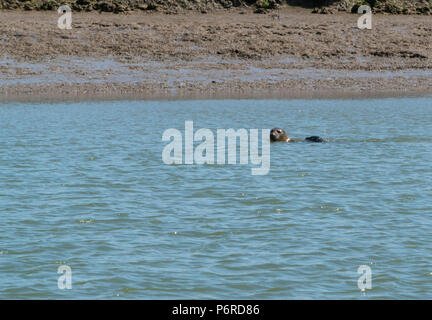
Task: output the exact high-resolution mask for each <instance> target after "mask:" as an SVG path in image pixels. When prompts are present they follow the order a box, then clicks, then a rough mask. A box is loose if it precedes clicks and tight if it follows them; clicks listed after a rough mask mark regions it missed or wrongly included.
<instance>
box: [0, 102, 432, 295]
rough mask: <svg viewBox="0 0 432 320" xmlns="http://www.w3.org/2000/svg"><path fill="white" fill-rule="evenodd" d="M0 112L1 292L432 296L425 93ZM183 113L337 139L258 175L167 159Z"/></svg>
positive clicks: (430, 130) (301, 147)
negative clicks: (363, 279) (65, 274)
mask: <svg viewBox="0 0 432 320" xmlns="http://www.w3.org/2000/svg"><path fill="white" fill-rule="evenodd" d="M0 120H1V124H0V126H1V134H0V183H1V186H2V187H1V189H0V215H1V220H0V230H1V233H0V284H1V285H0V298H3V299H12V298H25V299H30V298H34V299H46V298H54V299H56V298H59V299H60V298H61V299H71V298H72V299H77V298H84V299H88V298H96V299H99V298H107V299H110V298H125V299H137V298H148V299H160V298H169V299H170V298H172V299H177V298H191V299H195V298H203V299H205V298H210V299H213V298H218V299H307V298H312V299H318V298H319V299H336V298H342V299H350V298H354V299H390V298H408V299H421V298H423V299H431V298H432V290H431V289H432V259H431V250H430V243H431V242H432V233H431V227H432V221H431V212H432V203H431V197H432V186H431V181H432V171H431V163H430V161H431V159H432V151H431V150H432V148H431V147H432V99H431V98H405V99H378V100H258V101H256V100H237V101H233V100H229V101H227V100H214V101H171V102H155V101H152V102H149V101H147V102H143V101H121V102H120V101H109V102H88V103H53V104H31V103H26V104H20V103H10V104H3V105H0ZM185 120H193V121H194V125H195V129H198V128H209V129H211V130H213V131H214V132H215V131H216V129H217V128H224V129H228V128H236V129H238V128H247V129H249V128H272V127H274V126H280V127H282V128H285V129H286V130H287V132H288V133H289V134H290V135H291V136H292V137H294V138H303V137H305V136H308V135H320V136H323V137H325V138H327V139H328V140H329V142H328V143H325V144H309V143H294V144H286V143H279V144H272V145H271V170H270V172H269V173H268V174H267V175H264V176H253V175H251V171H250V169H251V166H250V165H166V164H164V163H163V162H162V160H161V154H162V150H163V148H164V146H165V145H166V144H167V143H166V142H162V141H161V138H162V133H163V132H164V130H166V129H168V128H176V129H179V130H181V131H183V130H184V122H185ZM61 265H68V266H70V268H71V269H72V289H71V290H60V289H59V288H58V285H57V284H58V283H57V282H58V278H59V276H60V275H59V274H57V268H58V267H59V266H61ZM360 265H368V266H369V267H370V268H371V270H372V289H370V290H366V292H361V291H360V289H359V288H358V286H357V281H358V279H359V277H360V274H358V273H357V269H358V268H359V266H360Z"/></svg>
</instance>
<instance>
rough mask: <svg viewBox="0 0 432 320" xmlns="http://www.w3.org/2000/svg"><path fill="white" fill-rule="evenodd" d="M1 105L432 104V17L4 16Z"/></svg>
mask: <svg viewBox="0 0 432 320" xmlns="http://www.w3.org/2000/svg"><path fill="white" fill-rule="evenodd" d="M0 15H1V19H0V100H2V101H5V100H28V99H30V100H51V99H62V100H64V99H66V100H67V99H72V100H76V99H93V98H98V99H100V98H115V99H118V98H131V97H137V98H149V99H150V98H169V97H173V98H178V97H187V98H191V97H198V98H201V97H254V98H256V97H307V96H311V97H317V96H326V97H327V96H328V97H331V96H336V95H337V96H347V97H352V96H356V97H358V96H382V95H410V94H425V93H426V94H428V93H432V17H431V16H422V15H412V16H411V15H409V16H407V15H383V14H374V15H373V26H372V30H360V29H358V27H357V19H358V18H359V15H356V14H349V13H344V12H338V13H336V14H331V15H325V14H312V13H311V11H310V10H307V9H301V8H291V7H288V8H283V9H280V10H277V11H272V12H271V13H269V14H254V13H253V10H252V9H244V8H243V9H231V10H223V11H215V12H211V13H208V14H203V13H198V12H189V13H188V12H185V13H180V14H164V13H157V12H156V13H148V12H132V13H127V14H112V13H96V12H90V13H73V14H72V29H71V30H61V29H59V28H58V27H57V20H58V18H59V16H60V15H59V14H57V12H55V11H49V12H33V11H32V12H24V11H1V12H0Z"/></svg>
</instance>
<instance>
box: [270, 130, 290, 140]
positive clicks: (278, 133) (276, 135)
mask: <svg viewBox="0 0 432 320" xmlns="http://www.w3.org/2000/svg"><path fill="white" fill-rule="evenodd" d="M290 140H291V139H290V137H288V135H287V134H286V132H285V130H284V129H281V128H273V129H271V131H270V141H271V142H280V141H282V142H289V141H290Z"/></svg>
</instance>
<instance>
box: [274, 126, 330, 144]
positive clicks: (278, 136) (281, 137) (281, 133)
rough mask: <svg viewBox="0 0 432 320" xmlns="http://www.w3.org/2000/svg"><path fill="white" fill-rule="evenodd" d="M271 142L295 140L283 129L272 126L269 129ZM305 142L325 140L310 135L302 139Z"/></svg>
mask: <svg viewBox="0 0 432 320" xmlns="http://www.w3.org/2000/svg"><path fill="white" fill-rule="evenodd" d="M270 141H271V142H296V141H294V140H293V139H291V138H290V137H288V135H287V134H286V132H285V130H284V129H281V128H273V129H271V131H270ZM304 141H306V142H325V140H324V139H323V138H321V137H318V136H311V137H307V138H305V139H304Z"/></svg>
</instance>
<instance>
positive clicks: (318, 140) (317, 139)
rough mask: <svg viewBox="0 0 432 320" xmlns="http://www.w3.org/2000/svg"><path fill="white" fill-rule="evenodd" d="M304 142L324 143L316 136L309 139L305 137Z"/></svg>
mask: <svg viewBox="0 0 432 320" xmlns="http://www.w3.org/2000/svg"><path fill="white" fill-rule="evenodd" d="M305 141H306V142H319V143H320V142H325V141H324V139H323V138H321V137H318V136H311V137H307V138H305Z"/></svg>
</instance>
